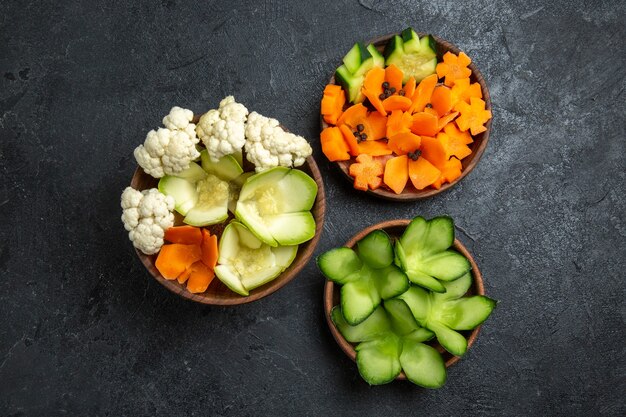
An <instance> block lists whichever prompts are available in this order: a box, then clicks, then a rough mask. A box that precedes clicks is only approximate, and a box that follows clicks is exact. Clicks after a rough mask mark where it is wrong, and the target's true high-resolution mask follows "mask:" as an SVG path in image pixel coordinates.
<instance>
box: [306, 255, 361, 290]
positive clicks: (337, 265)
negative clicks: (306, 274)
mask: <svg viewBox="0 0 626 417" xmlns="http://www.w3.org/2000/svg"><path fill="white" fill-rule="evenodd" d="M317 266H318V267H319V268H320V270H321V271H322V273H323V274H324V275H325V276H326V278H328V279H329V280H331V281H334V282H336V283H338V284H345V283H346V282H348V279H347V278H349V277H352V278H358V275H355V274H354V273H355V272H358V271H360V269H361V267H362V266H363V263H362V262H361V260H360V259H359V257H358V256H357V254H356V253H355V252H354V251H353V250H352V249H350V248H335V249H331V250H329V251H328V252H324V253H323V254H321V255H320V256H318V258H317Z"/></svg>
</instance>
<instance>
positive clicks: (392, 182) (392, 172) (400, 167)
mask: <svg viewBox="0 0 626 417" xmlns="http://www.w3.org/2000/svg"><path fill="white" fill-rule="evenodd" d="M408 180H409V165H408V157H407V156H406V155H401V156H397V157H395V158H392V159H390V160H388V161H387V163H386V164H385V175H384V176H383V182H384V183H385V184H387V187H389V188H391V190H392V191H393V192H394V193H396V194H400V193H402V191H403V190H404V187H406V183H407V181H408Z"/></svg>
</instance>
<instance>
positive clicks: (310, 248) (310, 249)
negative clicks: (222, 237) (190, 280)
mask: <svg viewBox="0 0 626 417" xmlns="http://www.w3.org/2000/svg"><path fill="white" fill-rule="evenodd" d="M306 163H307V165H308V169H309V170H310V171H311V177H312V178H313V180H314V181H315V183H316V184H317V196H316V197H315V202H314V203H313V208H312V209H311V212H312V214H313V216H314V218H315V235H314V236H313V238H311V239H310V240H308V241H306V242H304V243H301V244H300V245H299V246H300V248H298V252H300V250H301V248H302V246H303V245H306V247H305V248H304V249H303V252H302V253H298V255H296V256H300V259H299V260H298V261H296V260H294V262H293V263H292V264H291V265H290V266H289V268H288V269H287V270H286V271H283V272H282V273H281V274H280V275H278V276H277V277H276V278H274V279H273V280H272V281H270V282H268V283H266V284H264V285H262V286H260V287H258V288H255V289H253V290H252V291H250V294H249V295H247V296H240V295H238V294H236V295H237V297H234V296H233V297H232V298H217V297H214V296H211V295H207V293H206V292H204V293H199V294H194V293H191V292H189V291H187V289H186V287H185V286H183V285H181V284H179V283H178V281H177V280H175V279H174V280H167V279H165V278H163V276H162V275H161V274H160V273H159V272H158V270H156V267H155V266H154V260H155V259H156V254H154V255H146V254H144V253H143V252H141V251H140V250H139V249H137V248H135V253H136V254H137V256H138V257H139V259H140V260H141V262H142V264H143V265H144V267H145V268H146V270H147V272H148V273H149V274H150V275H151V276H152V278H154V279H155V280H156V281H157V282H159V283H160V284H161V285H163V286H164V287H165V288H167V289H168V290H169V291H170V292H172V293H174V294H176V295H178V296H180V297H182V298H185V299H187V300H191V301H195V302H197V303H201V304H206V305H219V306H234V305H241V304H247V303H251V302H253V301H257V300H260V299H261V298H264V297H267V296H268V295H270V294H273V293H274V292H276V291H278V290H279V289H281V288H282V287H284V286H285V285H287V284H288V283H290V282H291V281H292V280H293V279H294V278H295V277H296V276H297V275H298V274H299V273H300V271H301V270H302V269H303V268H304V267H305V266H306V265H307V264H308V263H309V261H310V260H311V257H312V256H313V253H314V251H315V249H316V248H317V245H318V243H319V240H320V238H321V235H322V232H323V229H324V219H325V215H326V194H325V190H324V181H323V178H322V175H321V172H320V170H319V167H318V166H317V163H316V162H315V159H314V158H313V156H312V155H311V156H309V157H307V159H306ZM294 169H299V167H297V168H294ZM141 175H148V174H145V173H144V172H143V170H142V169H141V167H139V166H138V167H137V168H136V169H135V172H134V173H133V177H132V179H131V182H130V186H131V187H133V188H135V189H138V188H137V181H138V178H139V177H140V176H141ZM285 274H286V275H285ZM278 278H282V279H280V280H279V279H278ZM214 279H219V278H217V277H216V278H214ZM209 288H210V286H209ZM233 294H234V295H235V293H234V292H233Z"/></svg>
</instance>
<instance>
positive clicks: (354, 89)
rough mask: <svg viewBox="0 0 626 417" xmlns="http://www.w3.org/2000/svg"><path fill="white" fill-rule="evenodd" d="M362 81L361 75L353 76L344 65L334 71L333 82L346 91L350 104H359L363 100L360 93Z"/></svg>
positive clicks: (363, 78)
mask: <svg viewBox="0 0 626 417" xmlns="http://www.w3.org/2000/svg"><path fill="white" fill-rule="evenodd" d="M364 80H365V77H364V76H363V75H353V74H352V73H351V72H350V71H349V70H348V68H347V67H346V66H345V65H342V66H340V67H339V68H337V71H335V81H336V82H337V84H339V85H340V86H342V87H343V89H344V90H345V91H346V93H347V94H348V100H349V101H350V102H351V103H360V102H362V101H363V100H364V99H365V97H364V96H363V93H361V87H362V86H363V81H364Z"/></svg>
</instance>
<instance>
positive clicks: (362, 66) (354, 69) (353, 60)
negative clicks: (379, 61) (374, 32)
mask: <svg viewBox="0 0 626 417" xmlns="http://www.w3.org/2000/svg"><path fill="white" fill-rule="evenodd" d="M343 64H344V65H345V66H346V68H347V69H348V71H350V73H351V74H353V75H355V76H359V75H363V74H365V73H366V72H367V71H369V70H370V69H372V67H373V66H374V57H373V56H372V54H371V53H370V51H368V50H367V48H366V47H365V46H364V45H363V44H362V43H361V42H357V43H355V44H354V46H353V47H352V49H350V50H349V51H348V53H347V54H346V56H344V57H343Z"/></svg>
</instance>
